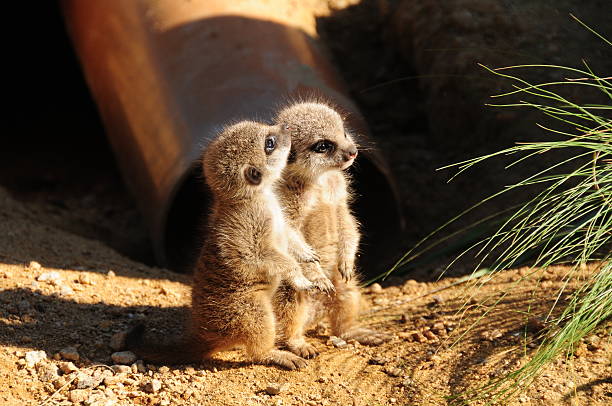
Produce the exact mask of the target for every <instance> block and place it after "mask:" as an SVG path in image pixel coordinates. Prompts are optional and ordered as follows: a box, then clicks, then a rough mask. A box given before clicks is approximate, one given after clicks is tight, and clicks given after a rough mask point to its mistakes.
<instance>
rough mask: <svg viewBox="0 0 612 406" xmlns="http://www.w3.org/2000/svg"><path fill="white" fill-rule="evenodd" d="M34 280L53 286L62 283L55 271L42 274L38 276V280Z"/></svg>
mask: <svg viewBox="0 0 612 406" xmlns="http://www.w3.org/2000/svg"><path fill="white" fill-rule="evenodd" d="M36 280H37V281H39V282H47V283H49V284H51V285H55V286H57V285H60V284H61V283H62V277H61V276H60V274H59V272H57V271H51V272H44V273H42V274H40V275H39V276H38V278H36Z"/></svg>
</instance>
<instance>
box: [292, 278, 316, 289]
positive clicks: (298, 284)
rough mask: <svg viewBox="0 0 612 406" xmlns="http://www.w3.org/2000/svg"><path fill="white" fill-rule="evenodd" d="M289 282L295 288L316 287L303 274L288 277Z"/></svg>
mask: <svg viewBox="0 0 612 406" xmlns="http://www.w3.org/2000/svg"><path fill="white" fill-rule="evenodd" d="M289 284H290V285H291V286H292V287H293V288H294V289H295V290H311V289H314V288H315V287H316V286H315V284H314V283H312V282H311V281H309V280H308V279H306V277H305V276H303V275H298V276H294V277H292V278H289Z"/></svg>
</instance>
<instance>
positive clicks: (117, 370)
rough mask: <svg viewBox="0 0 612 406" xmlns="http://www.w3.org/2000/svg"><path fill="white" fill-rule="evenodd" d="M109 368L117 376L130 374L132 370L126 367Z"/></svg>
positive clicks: (115, 366) (114, 366)
mask: <svg viewBox="0 0 612 406" xmlns="http://www.w3.org/2000/svg"><path fill="white" fill-rule="evenodd" d="M111 368H112V370H113V371H115V373H117V374H127V373H130V372H132V368H130V367H129V366H127V365H112V366H111Z"/></svg>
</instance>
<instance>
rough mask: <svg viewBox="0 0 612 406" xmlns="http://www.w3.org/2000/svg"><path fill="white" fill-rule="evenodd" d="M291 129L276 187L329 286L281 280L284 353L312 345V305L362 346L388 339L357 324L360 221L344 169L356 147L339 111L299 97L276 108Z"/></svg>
mask: <svg viewBox="0 0 612 406" xmlns="http://www.w3.org/2000/svg"><path fill="white" fill-rule="evenodd" d="M275 123H276V124H277V125H281V126H284V127H287V128H288V130H289V131H290V132H291V153H290V155H289V162H288V165H287V167H286V168H285V170H284V171H283V179H282V182H281V183H280V184H279V186H278V187H277V193H278V194H279V197H280V199H281V203H282V205H283V208H284V209H285V213H286V216H287V219H288V220H289V222H290V223H291V224H292V225H293V226H294V227H295V228H296V229H297V230H298V231H300V232H301V233H302V235H303V237H304V239H305V241H306V243H307V244H309V245H310V247H311V248H312V249H314V251H315V252H316V253H317V254H318V256H319V260H320V264H321V267H322V269H323V271H324V272H325V273H326V275H327V276H328V277H329V278H330V279H331V280H332V282H333V284H334V287H335V292H333V293H332V294H331V295H330V296H328V297H323V296H320V297H318V298H316V297H312V295H306V294H304V293H302V292H297V291H295V289H293V288H291V287H288V286H283V287H281V289H280V290H279V291H278V293H277V295H276V297H275V299H276V300H275V310H276V312H277V317H278V320H279V328H280V330H279V337H282V340H283V342H282V343H281V344H284V345H285V346H286V347H287V348H288V349H289V350H290V351H292V352H294V353H296V354H298V355H300V356H303V357H310V356H314V355H316V350H315V349H314V347H312V346H311V345H309V344H307V343H306V342H305V340H304V338H303V331H304V329H305V326H306V324H308V323H311V322H312V321H314V320H313V318H314V313H316V312H317V308H320V307H323V311H324V312H325V313H326V314H327V315H328V317H329V318H330V321H331V328H332V334H333V335H336V336H339V337H342V338H343V339H345V340H350V339H353V340H357V341H359V342H360V343H362V344H366V345H379V344H381V343H383V342H384V341H386V340H388V339H389V336H388V335H387V334H384V333H380V332H376V331H373V330H370V329H366V328H362V327H359V326H358V324H357V317H358V315H359V307H360V301H361V294H360V291H359V287H358V285H357V280H356V277H355V256H356V254H357V250H358V245H359V237H360V235H359V227H358V224H357V221H356V220H355V217H354V216H353V215H352V213H351V210H350V207H349V204H350V201H351V197H352V196H351V190H350V185H349V184H350V179H349V177H348V175H347V174H346V173H345V172H343V171H344V170H345V169H347V168H348V167H350V166H351V165H352V163H353V162H354V160H355V158H356V157H357V145H356V143H355V141H354V139H353V137H352V136H351V134H350V132H348V131H347V129H346V128H345V126H344V121H343V119H342V117H341V116H340V114H338V113H337V112H336V111H335V110H334V109H333V108H331V107H329V106H328V105H326V104H323V103H319V102H300V103H296V104H293V105H290V106H288V107H286V108H284V109H282V110H281V111H280V112H279V113H278V115H277V117H276V120H275Z"/></svg>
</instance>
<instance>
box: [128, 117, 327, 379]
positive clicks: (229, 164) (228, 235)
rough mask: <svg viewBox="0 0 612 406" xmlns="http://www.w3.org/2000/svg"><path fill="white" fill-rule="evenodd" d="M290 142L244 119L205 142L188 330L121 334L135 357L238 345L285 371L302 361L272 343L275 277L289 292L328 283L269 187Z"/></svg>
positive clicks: (189, 357)
mask: <svg viewBox="0 0 612 406" xmlns="http://www.w3.org/2000/svg"><path fill="white" fill-rule="evenodd" d="M290 142H291V140H290V135H289V134H288V133H287V132H286V131H284V130H283V129H282V128H281V127H280V126H267V125H263V124H259V123H254V122H248V121H245V122H240V123H238V124H235V125H233V126H230V127H228V128H226V129H225V130H223V131H222V132H221V134H220V135H219V136H218V137H217V139H215V140H214V141H213V142H211V143H210V145H209V146H208V148H207V149H206V152H205V154H204V157H203V168H204V175H205V178H206V182H207V184H208V186H209V187H210V190H211V192H212V197H213V199H212V208H211V211H210V214H209V218H208V222H207V232H206V239H205V241H204V244H203V247H202V250H201V253H200V255H199V258H198V260H197V263H196V266H195V269H194V275H193V288H192V300H191V318H190V325H189V326H188V333H187V334H186V336H185V337H184V338H183V339H182V341H181V342H169V343H165V344H161V345H160V344H154V343H150V342H146V341H144V340H143V339H142V333H143V330H144V329H143V327H142V326H139V327H137V328H135V329H134V330H132V331H131V332H130V333H129V334H128V338H127V346H128V348H130V349H132V350H133V351H134V352H136V353H137V354H138V355H139V356H140V357H142V358H144V359H146V360H148V361H150V362H156V363H172V364H176V363H185V362H194V361H195V362H197V361H201V360H202V359H205V358H208V357H210V356H211V355H212V354H213V353H215V352H219V351H223V350H227V349H231V348H234V347H236V346H243V347H244V348H245V350H246V353H247V356H248V357H249V358H250V359H251V360H252V361H253V362H257V363H263V364H274V365H279V366H282V367H285V368H288V369H296V368H301V367H304V366H305V365H306V361H305V360H304V359H303V358H301V357H299V356H297V355H294V354H292V353H291V352H288V351H281V350H278V349H276V343H275V341H276V329H277V327H276V317H275V314H274V309H273V296H274V294H275V293H276V291H277V287H278V286H279V283H281V281H282V282H284V283H285V284H287V285H288V286H291V287H292V289H295V290H296V291H303V290H309V289H311V288H313V287H317V288H319V289H321V290H329V289H330V288H332V285H331V282H330V281H329V279H328V278H327V277H326V276H325V275H323V274H322V273H321V271H319V270H318V269H317V268H316V267H314V268H313V267H307V266H306V264H312V263H316V256H315V255H314V253H313V251H312V250H311V249H310V248H309V247H308V246H307V245H306V244H305V243H304V242H303V240H302V239H301V237H300V236H299V234H298V233H297V232H295V230H292V229H291V227H290V226H289V225H288V224H287V222H286V221H285V218H284V216H283V211H282V209H281V207H280V204H279V201H278V199H277V198H276V194H275V193H274V190H273V187H274V184H275V182H276V181H277V180H279V179H280V176H281V173H282V170H283V169H284V167H285V165H286V162H287V157H288V155H289V148H290ZM300 262H301V263H302V264H304V266H302V264H300ZM303 269H305V270H307V271H308V273H309V277H310V279H307V278H306V277H305V276H304V275H303Z"/></svg>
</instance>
